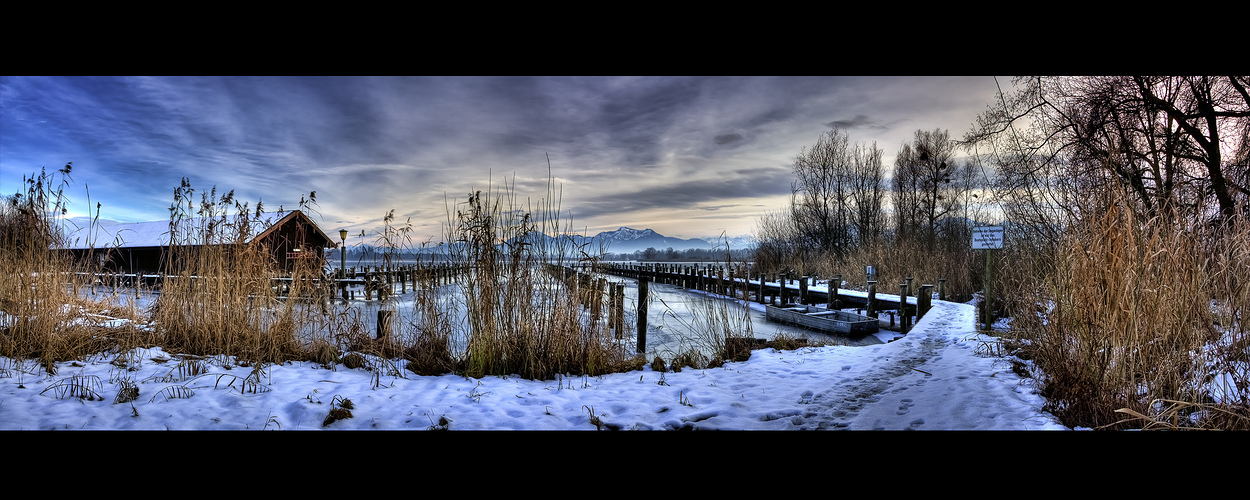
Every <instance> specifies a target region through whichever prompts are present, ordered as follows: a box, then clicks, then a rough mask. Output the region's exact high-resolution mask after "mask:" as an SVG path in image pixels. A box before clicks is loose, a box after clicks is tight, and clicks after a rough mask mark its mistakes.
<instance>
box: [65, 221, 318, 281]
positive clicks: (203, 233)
mask: <svg viewBox="0 0 1250 500" xmlns="http://www.w3.org/2000/svg"><path fill="white" fill-rule="evenodd" d="M210 245H227V246H234V245H250V246H254V247H257V246H258V247H260V248H262V249H263V250H264V251H265V252H267V253H268V254H269V255H270V256H271V258H272V259H273V260H272V263H273V264H274V266H275V269H276V270H279V271H290V270H291V269H293V268H294V267H295V265H296V262H297V261H306V259H313V261H312V262H311V263H310V264H312V265H313V266H315V268H321V269H324V267H325V249H326V248H334V247H336V246H338V245H337V244H336V243H335V242H334V240H333V239H331V238H330V237H329V236H328V235H326V233H325V232H324V231H322V230H321V228H319V227H317V224H316V223H315V222H313V221H312V219H310V218H309V217H308V215H306V214H304V213H303V212H301V211H299V210H292V211H286V212H277V213H273V214H261V215H260V216H253V215H235V216H226V217H215V218H214V217H204V218H188V219H182V220H178V221H176V222H174V223H171V222H170V221H155V222H136V223H127V224H93V225H91V226H88V227H83V228H79V229H77V230H75V231H72V232H70V233H69V234H68V235H67V236H66V243H65V246H64V250H65V251H68V252H70V253H71V254H72V255H74V256H75V258H78V259H81V260H84V261H88V262H94V263H97V264H99V265H100V266H101V268H102V269H103V270H107V271H116V272H139V273H164V272H168V271H169V270H171V269H176V266H174V264H173V263H172V261H173V260H175V259H176V258H177V254H182V253H185V251H186V250H194V249H195V248H196V247H203V246H210ZM171 250H177V251H173V252H171Z"/></svg>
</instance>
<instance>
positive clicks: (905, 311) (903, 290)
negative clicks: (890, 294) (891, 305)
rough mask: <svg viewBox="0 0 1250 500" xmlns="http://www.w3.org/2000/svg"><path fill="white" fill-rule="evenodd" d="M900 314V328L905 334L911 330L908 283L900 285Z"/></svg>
mask: <svg viewBox="0 0 1250 500" xmlns="http://www.w3.org/2000/svg"><path fill="white" fill-rule="evenodd" d="M908 279H911V278H908ZM898 313H899V317H900V318H901V319H900V320H899V328H900V329H902V331H903V333H907V330H910V329H911V312H910V309H909V308H908V306H907V283H899V285H898Z"/></svg>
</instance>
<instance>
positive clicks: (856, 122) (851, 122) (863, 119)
mask: <svg viewBox="0 0 1250 500" xmlns="http://www.w3.org/2000/svg"><path fill="white" fill-rule="evenodd" d="M826 125H828V126H830V127H834V128H840V129H857V128H881V127H880V126H876V125H873V120H872V119H871V118H869V117H868V116H867V115H855V117H854V118H851V119H847V120H834V121H831V122H829V123H827V124H826Z"/></svg>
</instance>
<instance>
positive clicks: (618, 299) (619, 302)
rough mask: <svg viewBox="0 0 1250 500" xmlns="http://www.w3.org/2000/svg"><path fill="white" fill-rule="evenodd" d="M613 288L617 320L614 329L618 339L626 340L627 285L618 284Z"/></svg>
mask: <svg viewBox="0 0 1250 500" xmlns="http://www.w3.org/2000/svg"><path fill="white" fill-rule="evenodd" d="M613 288H614V290H613V292H612V296H613V300H614V303H613V305H612V309H614V310H615V311H616V319H615V320H614V321H613V322H612V327H613V328H615V329H616V338H617V339H622V338H625V284H624V283H617V284H616V285H614V286H613Z"/></svg>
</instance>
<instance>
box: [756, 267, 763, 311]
mask: <svg viewBox="0 0 1250 500" xmlns="http://www.w3.org/2000/svg"><path fill="white" fill-rule="evenodd" d="M756 278H758V279H759V280H760V291H759V292H756V294H755V299H756V300H757V301H759V303H761V304H763V303H764V297H765V295H764V273H760V274H759V276H756Z"/></svg>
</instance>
